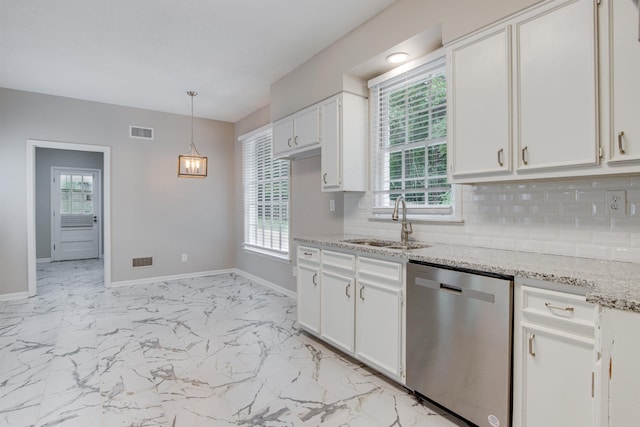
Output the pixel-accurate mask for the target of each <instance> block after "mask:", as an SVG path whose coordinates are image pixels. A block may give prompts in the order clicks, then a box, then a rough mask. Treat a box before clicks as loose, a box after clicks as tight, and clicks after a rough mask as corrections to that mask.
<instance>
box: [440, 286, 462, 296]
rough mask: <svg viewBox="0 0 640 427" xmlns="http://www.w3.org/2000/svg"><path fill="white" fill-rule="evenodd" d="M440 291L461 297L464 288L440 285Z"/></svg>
mask: <svg viewBox="0 0 640 427" xmlns="http://www.w3.org/2000/svg"><path fill="white" fill-rule="evenodd" d="M440 290H441V291H447V292H450V293H452V294H456V295H460V294H462V288H460V287H458V286H453V285H447V284H446V283H440Z"/></svg>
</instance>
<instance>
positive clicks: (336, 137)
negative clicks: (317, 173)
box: [320, 97, 364, 190]
mask: <svg viewBox="0 0 640 427" xmlns="http://www.w3.org/2000/svg"><path fill="white" fill-rule="evenodd" d="M340 107H341V106H340V99H339V98H338V97H335V98H332V99H330V100H329V101H327V102H325V103H324V104H322V110H321V117H322V148H321V159H320V161H321V163H322V183H321V185H322V189H323V190H328V189H339V188H340V170H341V167H340V157H341V156H340V144H341V140H340V139H341V138H340ZM360 161H364V159H360Z"/></svg>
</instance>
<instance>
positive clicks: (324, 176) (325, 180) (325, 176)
mask: <svg viewBox="0 0 640 427" xmlns="http://www.w3.org/2000/svg"><path fill="white" fill-rule="evenodd" d="M322 182H324V183H325V184H326V183H327V174H326V173H325V174H324V175H322Z"/></svg>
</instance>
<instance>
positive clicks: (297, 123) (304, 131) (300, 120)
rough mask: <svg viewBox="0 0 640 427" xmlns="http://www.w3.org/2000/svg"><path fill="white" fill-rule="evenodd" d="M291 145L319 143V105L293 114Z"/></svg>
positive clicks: (298, 146) (297, 146)
mask: <svg viewBox="0 0 640 427" xmlns="http://www.w3.org/2000/svg"><path fill="white" fill-rule="evenodd" d="M293 135H294V137H293V147H294V148H296V149H297V148H302V147H306V146H308V145H312V144H318V143H320V107H318V106H313V107H311V108H308V109H306V110H303V111H301V112H300V113H298V114H296V115H295V116H294V133H293Z"/></svg>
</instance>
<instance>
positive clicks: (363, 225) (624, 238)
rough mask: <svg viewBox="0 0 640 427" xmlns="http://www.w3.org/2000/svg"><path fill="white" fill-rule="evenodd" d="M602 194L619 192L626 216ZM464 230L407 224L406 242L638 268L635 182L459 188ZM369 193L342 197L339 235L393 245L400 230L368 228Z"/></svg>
mask: <svg viewBox="0 0 640 427" xmlns="http://www.w3.org/2000/svg"><path fill="white" fill-rule="evenodd" d="M607 190H625V191H626V192H627V212H626V215H624V216H612V215H609V214H608V213H607V212H606V196H605V193H606V191H607ZM461 193H462V200H463V206H462V210H463V219H464V224H437V223H420V222H414V223H413V230H414V234H413V235H412V238H415V239H416V240H422V241H427V242H432V243H450V244H458V245H466V246H481V247H488V248H495V249H515V250H521V251H527V252H538V253H552V254H560V255H571V256H579V257H587V258H598V259H610V260H620V261H631V262H637V263H640V177H639V176H632V177H597V178H584V179H571V180H555V181H540V182H531V183H510V184H481V185H465V186H463V188H462V192H461ZM372 200H373V198H372V196H371V193H364V194H363V193H345V197H344V204H345V210H344V215H345V217H344V231H345V233H347V234H368V235H374V236H378V237H383V238H393V239H397V238H399V236H400V225H399V224H398V223H395V222H392V221H390V220H389V221H380V220H377V221H372V220H371V219H370V217H371V206H372Z"/></svg>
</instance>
